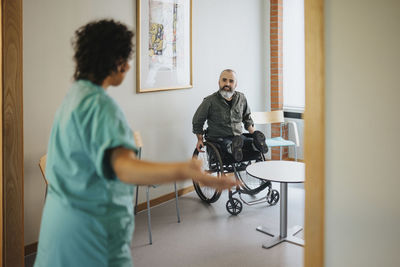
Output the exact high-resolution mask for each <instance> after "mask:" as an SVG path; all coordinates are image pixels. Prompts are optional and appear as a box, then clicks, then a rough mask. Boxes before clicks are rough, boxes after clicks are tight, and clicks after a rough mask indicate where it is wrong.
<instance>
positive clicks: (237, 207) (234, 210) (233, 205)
mask: <svg viewBox="0 0 400 267" xmlns="http://www.w3.org/2000/svg"><path fill="white" fill-rule="evenodd" d="M242 209H243V204H242V202H241V201H240V200H239V199H237V198H232V199H229V200H228V201H227V202H226V210H227V211H228V212H229V213H230V214H232V215H238V214H239V213H240V212H242Z"/></svg>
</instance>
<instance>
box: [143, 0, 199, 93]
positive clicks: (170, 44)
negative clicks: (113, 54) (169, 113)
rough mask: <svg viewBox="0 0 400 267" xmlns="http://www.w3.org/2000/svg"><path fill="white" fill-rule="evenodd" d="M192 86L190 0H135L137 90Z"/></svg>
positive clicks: (163, 89)
mask: <svg viewBox="0 0 400 267" xmlns="http://www.w3.org/2000/svg"><path fill="white" fill-rule="evenodd" d="M192 87H193V68H192V0H137V1H136V92H137V93H147V92H154V91H166V90H176V89H185V88H192Z"/></svg>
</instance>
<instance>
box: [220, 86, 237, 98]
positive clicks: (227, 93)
mask: <svg viewBox="0 0 400 267" xmlns="http://www.w3.org/2000/svg"><path fill="white" fill-rule="evenodd" d="M224 88H229V89H230V91H225V89H224ZM219 93H220V95H221V96H222V97H223V98H225V99H226V100H229V99H231V97H232V96H233V94H234V93H235V90H233V89H232V88H231V87H228V86H225V87H222V88H220V89H219Z"/></svg>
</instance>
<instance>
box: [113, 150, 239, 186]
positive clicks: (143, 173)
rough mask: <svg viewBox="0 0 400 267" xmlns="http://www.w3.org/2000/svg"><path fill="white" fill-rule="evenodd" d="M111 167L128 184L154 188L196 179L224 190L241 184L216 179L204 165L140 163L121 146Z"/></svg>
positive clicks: (115, 153)
mask: <svg viewBox="0 0 400 267" xmlns="http://www.w3.org/2000/svg"><path fill="white" fill-rule="evenodd" d="M111 166H112V167H113V169H114V172H115V174H116V175H117V177H118V178H119V179H120V180H121V181H122V182H124V183H130V184H140V185H151V184H162V183H170V182H174V181H183V180H186V179H193V180H195V181H196V182H199V183H201V184H203V185H205V186H210V187H214V188H217V189H220V190H223V189H228V188H231V187H233V186H236V185H238V183H237V182H236V181H235V179H233V177H232V176H223V177H222V178H221V179H215V177H214V176H210V175H208V174H206V173H204V172H202V170H201V166H202V162H201V161H200V160H197V159H191V160H189V161H187V162H176V163H155V162H147V161H143V160H138V159H137V158H136V156H135V154H134V152H133V151H132V150H129V149H126V148H123V147H118V148H115V149H113V150H112V152H111Z"/></svg>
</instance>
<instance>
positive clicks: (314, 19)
mask: <svg viewBox="0 0 400 267" xmlns="http://www.w3.org/2000/svg"><path fill="white" fill-rule="evenodd" d="M304 18H305V24H304V26H305V60H306V109H305V113H304V137H305V138H304V155H305V157H304V158H305V162H306V183H305V235H304V237H305V254H304V266H306V267H322V266H324V224H325V222H324V217H325V212H324V207H325V49H324V1H323V0H305V1H304Z"/></svg>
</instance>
